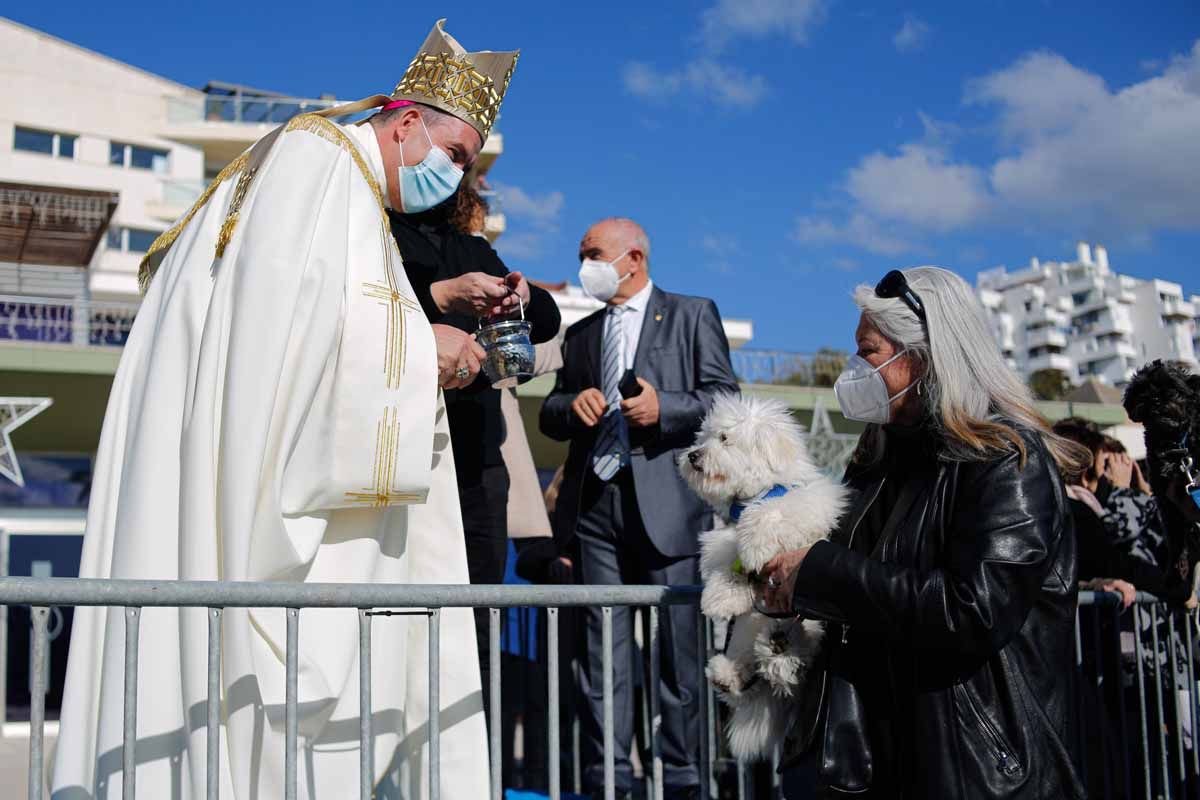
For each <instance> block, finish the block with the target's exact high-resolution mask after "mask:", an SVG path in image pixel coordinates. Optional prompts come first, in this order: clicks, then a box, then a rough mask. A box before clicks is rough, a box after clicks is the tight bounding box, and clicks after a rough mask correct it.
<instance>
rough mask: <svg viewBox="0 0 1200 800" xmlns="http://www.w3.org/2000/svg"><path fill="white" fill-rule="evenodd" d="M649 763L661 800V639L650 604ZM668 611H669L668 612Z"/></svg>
mask: <svg viewBox="0 0 1200 800" xmlns="http://www.w3.org/2000/svg"><path fill="white" fill-rule="evenodd" d="M647 610H648V611H649V612H650V614H649V616H650V625H649V628H650V631H649V636H648V638H649V640H650V642H649V646H650V692H649V695H650V765H651V774H652V776H653V777H652V779H651V780H652V783H653V785H654V800H663V759H662V742H661V741H660V739H661V738H662V675H661V673H662V665H661V664H660V661H661V659H662V641H661V638H660V637H659V619H658V614H659V609H658V606H650V607H649V609H647ZM668 613H669V612H668Z"/></svg>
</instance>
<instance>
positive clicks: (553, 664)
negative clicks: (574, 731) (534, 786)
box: [546, 607, 562, 800]
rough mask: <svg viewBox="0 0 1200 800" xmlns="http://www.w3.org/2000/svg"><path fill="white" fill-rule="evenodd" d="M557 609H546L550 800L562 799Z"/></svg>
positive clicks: (547, 772) (547, 768)
mask: <svg viewBox="0 0 1200 800" xmlns="http://www.w3.org/2000/svg"><path fill="white" fill-rule="evenodd" d="M558 649H559V645H558V609H557V608H553V607H551V608H547V609H546V688H547V693H548V696H547V698H546V718H547V719H546V728H547V731H546V750H547V756H546V758H547V761H548V762H549V763H547V764H546V777H547V782H548V783H549V789H550V800H561V798H562V776H561V774H560V768H561V766H562V760H561V756H560V754H559V750H560V749H561V747H562V745H561V743H560V742H559V738H560V737H559V728H558V726H559V722H560V714H561V712H562V709H560V708H559V691H558V669H559V667H558Z"/></svg>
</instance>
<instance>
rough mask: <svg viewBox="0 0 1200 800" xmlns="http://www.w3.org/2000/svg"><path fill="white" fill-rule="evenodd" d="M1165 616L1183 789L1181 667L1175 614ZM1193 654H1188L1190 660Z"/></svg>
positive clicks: (1173, 715)
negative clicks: (1180, 702) (1176, 644)
mask: <svg viewBox="0 0 1200 800" xmlns="http://www.w3.org/2000/svg"><path fill="white" fill-rule="evenodd" d="M1163 614H1164V616H1166V618H1167V636H1169V637H1171V646H1170V647H1169V648H1167V652H1168V656H1167V666H1168V668H1169V669H1170V670H1171V712H1172V713H1171V717H1172V719H1173V720H1174V722H1175V749H1176V753H1177V755H1178V756H1179V785H1180V788H1181V789H1182V788H1183V786H1184V785H1185V783H1184V781H1185V778H1184V759H1183V715H1182V714H1181V713H1180V708H1179V665H1178V662H1177V661H1176V655H1177V652H1176V651H1177V648H1176V647H1175V612H1173V611H1172V610H1171V609H1169V608H1164V609H1163ZM1191 657H1192V656H1191V653H1189V654H1188V658H1189V659H1190V658H1191ZM1195 736H1196V733H1195V731H1193V732H1192V743H1193V745H1194V744H1195V741H1196V740H1195Z"/></svg>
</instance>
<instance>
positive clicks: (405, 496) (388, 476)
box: [346, 408, 425, 508]
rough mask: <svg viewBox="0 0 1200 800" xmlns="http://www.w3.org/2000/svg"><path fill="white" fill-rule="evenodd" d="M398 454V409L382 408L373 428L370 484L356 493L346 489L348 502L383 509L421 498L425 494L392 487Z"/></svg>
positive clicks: (422, 498) (417, 500)
mask: <svg viewBox="0 0 1200 800" xmlns="http://www.w3.org/2000/svg"><path fill="white" fill-rule="evenodd" d="M399 455H400V411H399V409H395V408H385V409H384V410H383V419H381V420H380V421H379V423H378V424H377V425H376V427H375V464H374V467H373V470H372V475H371V486H367V487H364V488H363V490H362V491H360V492H346V500H347V501H349V502H350V503H351V504H352V505H362V506H370V507H371V508H386V507H388V506H395V505H406V504H409V503H420V502H422V501H424V499H425V495H424V494H423V493H422V494H418V493H415V492H398V491H396V490H395V489H393V488H392V481H393V479H394V478H395V475H396V459H397V458H399Z"/></svg>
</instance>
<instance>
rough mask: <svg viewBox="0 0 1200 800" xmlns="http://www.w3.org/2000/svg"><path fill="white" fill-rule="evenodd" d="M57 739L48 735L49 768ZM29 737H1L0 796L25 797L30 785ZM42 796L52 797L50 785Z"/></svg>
mask: <svg viewBox="0 0 1200 800" xmlns="http://www.w3.org/2000/svg"><path fill="white" fill-rule="evenodd" d="M54 739H55V737H54V736H53V735H51V734H50V732H47V734H46V751H45V752H46V756H47V758H46V764H47V766H49V763H50V756H51V755H52V754H53V752H54ZM28 781H29V737H28V736H26V735H7V736H0V794H2V795H3V796H4V797H5V798H12V800H17V799H18V798H23V797H25V787H26V786H28V785H29V783H28ZM46 786H47V788H46V791H45V793H44V794H43V795H42V796H43V798H49V797H50V791H49V783H48V781H47V784H46Z"/></svg>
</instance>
